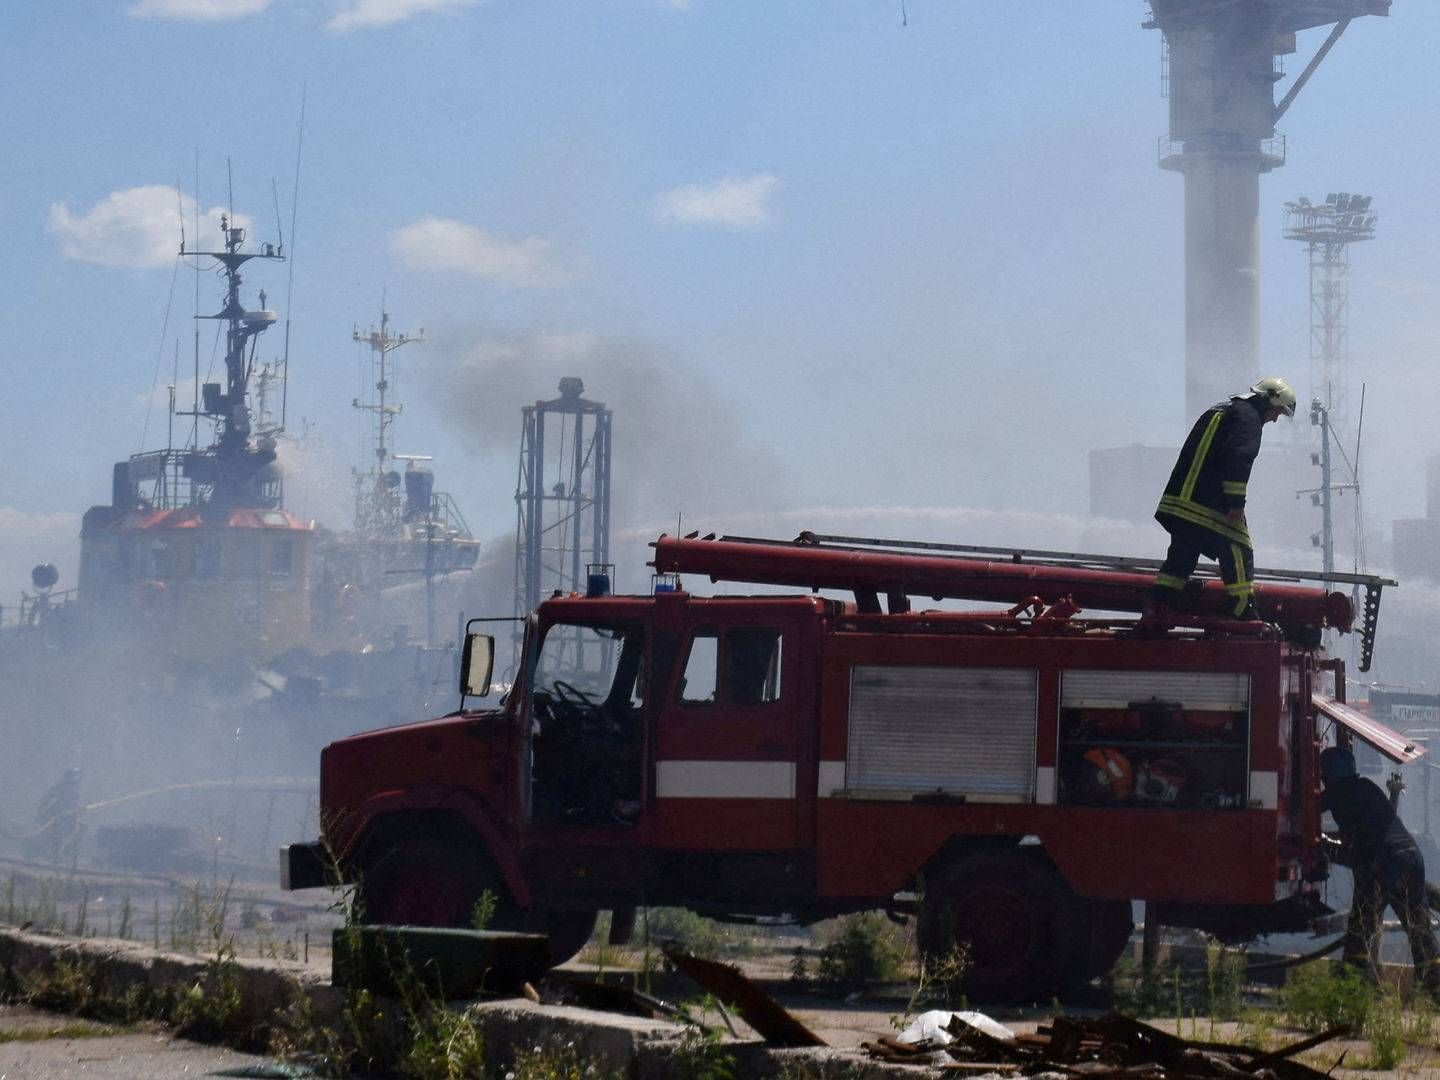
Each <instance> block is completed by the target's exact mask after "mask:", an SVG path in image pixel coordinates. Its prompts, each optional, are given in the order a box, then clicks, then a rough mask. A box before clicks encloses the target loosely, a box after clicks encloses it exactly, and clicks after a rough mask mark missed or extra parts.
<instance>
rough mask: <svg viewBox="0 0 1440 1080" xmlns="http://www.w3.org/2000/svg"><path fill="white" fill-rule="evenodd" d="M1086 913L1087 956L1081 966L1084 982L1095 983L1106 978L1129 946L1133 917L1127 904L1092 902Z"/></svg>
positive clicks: (1122, 901)
mask: <svg viewBox="0 0 1440 1080" xmlns="http://www.w3.org/2000/svg"><path fill="white" fill-rule="evenodd" d="M1087 906H1088V907H1089V909H1090V955H1089V957H1088V960H1087V963H1086V965H1085V978H1086V979H1087V980H1089V979H1098V978H1102V977H1104V976H1106V975H1108V974H1110V972H1111V970H1112V969H1113V968H1114V967H1115V962H1116V961H1117V960H1119V959H1120V957H1121V956H1122V955H1123V954H1124V952H1125V949H1126V947H1127V946H1128V945H1129V944H1130V935H1131V934H1132V933H1133V932H1134V930H1135V915H1134V912H1133V911H1132V910H1131V907H1130V901H1129V900H1092V901H1090V902H1089V904H1088V905H1087Z"/></svg>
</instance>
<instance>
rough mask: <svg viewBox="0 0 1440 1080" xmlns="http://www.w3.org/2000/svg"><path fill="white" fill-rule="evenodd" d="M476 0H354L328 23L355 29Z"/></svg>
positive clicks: (455, 8)
mask: <svg viewBox="0 0 1440 1080" xmlns="http://www.w3.org/2000/svg"><path fill="white" fill-rule="evenodd" d="M474 4H475V0H350V3H349V4H348V5H347V6H346V7H345V9H344V10H342V11H341V12H340V13H339V14H338V15H336V16H335V17H334V18H333V19H331V20H330V21H329V22H328V23H327V24H326V25H327V26H328V27H329V28H330V29H331V30H354V29H356V28H357V27H364V26H390V25H392V24H393V23H398V22H404V21H405V20H406V19H413V18H414V17H415V16H416V15H425V14H427V13H430V12H445V11H459V10H460V9H461V8H467V7H472V6H473V5H474Z"/></svg>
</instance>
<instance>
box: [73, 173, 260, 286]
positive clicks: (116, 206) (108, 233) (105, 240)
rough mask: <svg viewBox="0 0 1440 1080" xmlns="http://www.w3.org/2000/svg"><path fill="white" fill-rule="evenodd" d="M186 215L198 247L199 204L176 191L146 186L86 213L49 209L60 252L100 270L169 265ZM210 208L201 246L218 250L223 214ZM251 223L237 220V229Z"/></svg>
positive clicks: (189, 241)
mask: <svg viewBox="0 0 1440 1080" xmlns="http://www.w3.org/2000/svg"><path fill="white" fill-rule="evenodd" d="M182 212H183V213H184V215H185V233H186V243H187V244H188V245H189V246H191V247H194V246H196V245H195V237H194V235H193V234H194V232H195V200H194V199H192V198H191V197H190V196H189V195H183V194H182V195H177V193H176V191H175V189H174V188H173V187H166V186H165V185H163V184H144V185H142V186H140V187H133V188H126V189H124V190H123V191H112V192H111V193H110V194H109V195H107V196H105V198H103V199H101V200H100V201H99V202H97V203H96V204H95V205H94V206H92V207H90V209H89V210H86V211H84V212H82V213H78V214H77V213H73V212H71V210H70V206H69V204H67V203H63V202H57V203H51V205H50V222H49V228H50V231H51V232H52V233H54V234H55V235H56V236H58V237H59V238H60V250H61V251H62V252H63V253H64V255H65V257H66V258H67V259H78V260H80V261H81V262H90V263H99V264H100V265H101V266H128V267H139V268H147V267H155V266H169V265H170V264H171V263H172V262H173V261H174V259H175V254H176V252H178V251H179V249H180V215H181V213H182ZM224 212H225V211H224V210H223V209H222V208H221V207H218V206H212V207H211V208H210V209H209V210H206V211H204V212H203V213H202V215H201V223H200V227H201V234H202V235H201V240H202V241H203V244H202V246H204V247H205V248H207V249H209V250H214V249H215V245H216V244H218V243H219V242H220V215H221V214H222V213H224ZM248 223H249V219H248V218H246V217H245V215H243V214H236V215H235V224H237V225H240V226H244V225H247V224H248Z"/></svg>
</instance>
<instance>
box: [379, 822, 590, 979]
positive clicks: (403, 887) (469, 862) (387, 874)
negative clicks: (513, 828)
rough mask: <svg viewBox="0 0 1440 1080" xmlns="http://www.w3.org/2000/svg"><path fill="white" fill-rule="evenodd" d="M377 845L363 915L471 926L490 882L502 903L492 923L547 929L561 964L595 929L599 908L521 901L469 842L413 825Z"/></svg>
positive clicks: (405, 923)
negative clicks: (537, 906) (534, 905)
mask: <svg viewBox="0 0 1440 1080" xmlns="http://www.w3.org/2000/svg"><path fill="white" fill-rule="evenodd" d="M373 848H374V850H373V852H372V855H371V858H370V859H369V860H367V864H366V867H365V869H364V870H363V871H362V873H361V876H360V879H359V888H360V900H361V921H362V922H366V923H384V924H390V925H396V926H439V927H443V926H453V927H465V928H468V927H471V926H473V917H474V911H475V903H476V901H478V900H479V899H480V897H481V895H482V894H483V893H484V892H485V890H487V889H489V890H490V891H491V892H492V893H494V894H495V898H496V906H495V913H494V915H492V916H491V918H490V921H489V923H488V924H487V925H486V929H489V930H517V931H522V932H524V933H529V934H545V935H547V936H548V937H549V938H550V959H551V961H552V962H553V963H555V964H563V963H565V961H567V960H569V959H570V958H571V957H573V956H574V955H575V954H576V953H578V952H579V951H580V950H581V949H582V948H584V947H585V943H586V942H587V941H589V940H590V935H591V934H592V933H594V931H595V917H596V912H594V911H534V910H532V911H524V910H521V909H520V908H517V907H516V906H515V903H514V901H513V900H511V898H510V892H509V890H508V889H507V888H506V887H505V882H504V880H503V879H502V878H501V876H500V871H499V870H498V869H497V868H496V867H495V865H494V864H493V863H492V862H491V861H490V860H489V859H488V858H486V857H485V856H484V855H483V854H481V853H480V852H477V851H476V850H475V849H474V848H473V847H472V846H470V845H468V844H461V843H456V842H454V841H453V840H445V839H442V838H440V837H435V836H427V835H423V834H419V833H418V830H408V829H407V830H403V831H398V832H393V833H391V834H390V835H388V836H387V837H386V838H385V839H384V840H378V839H377V841H376V842H375V844H374V845H373Z"/></svg>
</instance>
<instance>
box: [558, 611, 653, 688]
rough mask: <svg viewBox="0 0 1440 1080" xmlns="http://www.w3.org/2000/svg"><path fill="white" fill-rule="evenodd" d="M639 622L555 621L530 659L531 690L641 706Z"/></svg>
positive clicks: (641, 634) (642, 641) (642, 645)
mask: <svg viewBox="0 0 1440 1080" xmlns="http://www.w3.org/2000/svg"><path fill="white" fill-rule="evenodd" d="M644 648H645V636H644V631H643V630H642V629H641V628H640V627H639V626H632V625H619V626H592V625H583V624H576V623H555V624H554V625H552V626H551V627H550V628H549V629H547V630H546V631H545V639H544V641H543V642H542V643H541V645H540V653H539V655H538V656H537V657H536V661H535V692H536V693H538V694H547V695H549V696H550V697H552V698H559V699H560V700H562V701H563V700H572V699H574V700H577V701H578V702H580V703H595V704H606V703H608V704H611V705H628V706H632V707H639V706H640V705H641V704H643V695H644V681H643V679H642V678H641V677H640V676H641V660H642V658H643V655H644Z"/></svg>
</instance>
